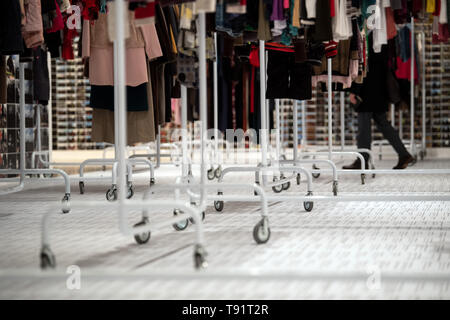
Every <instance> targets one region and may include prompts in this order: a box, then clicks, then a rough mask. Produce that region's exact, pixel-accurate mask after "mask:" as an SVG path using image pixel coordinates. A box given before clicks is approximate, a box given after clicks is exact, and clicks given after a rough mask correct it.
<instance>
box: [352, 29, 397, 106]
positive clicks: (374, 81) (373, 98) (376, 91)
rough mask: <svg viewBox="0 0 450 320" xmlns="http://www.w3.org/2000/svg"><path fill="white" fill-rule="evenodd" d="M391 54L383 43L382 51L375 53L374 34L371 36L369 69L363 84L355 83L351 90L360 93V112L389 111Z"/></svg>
mask: <svg viewBox="0 0 450 320" xmlns="http://www.w3.org/2000/svg"><path fill="white" fill-rule="evenodd" d="M388 61H389V55H388V50H387V46H386V45H383V46H382V49H381V52H380V53H375V52H374V51H373V46H372V36H371V35H370V37H369V65H368V67H369V69H368V73H367V76H366V78H364V81H363V83H362V84H357V83H353V85H352V87H351V89H350V92H352V93H354V94H356V95H358V96H360V97H361V99H362V103H361V105H360V106H359V108H358V112H387V111H388V110H389V106H388V91H387V87H386V79H387V73H388V70H389V66H388Z"/></svg>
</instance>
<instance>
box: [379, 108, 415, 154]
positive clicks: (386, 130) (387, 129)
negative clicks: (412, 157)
mask: <svg viewBox="0 0 450 320" xmlns="http://www.w3.org/2000/svg"><path fill="white" fill-rule="evenodd" d="M373 120H374V121H375V124H376V125H377V127H378V130H380V131H381V133H383V136H384V138H385V139H386V140H387V141H389V143H390V144H391V146H392V147H393V148H394V150H395V152H397V154H398V156H399V157H406V156H409V152H408V150H406V147H405V145H404V144H403V142H402V140H401V139H400V136H399V135H398V132H397V131H396V130H395V129H394V128H393V127H392V125H391V123H390V122H389V121H388V120H387V117H386V113H385V112H381V113H378V112H377V113H374V114H373Z"/></svg>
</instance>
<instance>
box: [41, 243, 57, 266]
mask: <svg viewBox="0 0 450 320" xmlns="http://www.w3.org/2000/svg"><path fill="white" fill-rule="evenodd" d="M40 260H41V269H44V270H45V269H54V268H55V267H56V259H55V255H54V254H53V252H52V251H51V250H50V248H49V247H48V246H44V247H43V248H42V249H41V255H40Z"/></svg>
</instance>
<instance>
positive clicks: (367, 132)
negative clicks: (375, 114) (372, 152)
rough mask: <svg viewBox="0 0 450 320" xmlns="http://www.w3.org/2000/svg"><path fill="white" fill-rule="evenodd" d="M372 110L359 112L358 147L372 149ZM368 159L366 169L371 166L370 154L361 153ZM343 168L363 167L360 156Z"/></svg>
mask: <svg viewBox="0 0 450 320" xmlns="http://www.w3.org/2000/svg"><path fill="white" fill-rule="evenodd" d="M371 121H372V112H358V135H357V136H356V142H357V144H358V148H364V149H370V145H371V143H372V122H371ZM361 154H362V155H363V157H364V160H366V169H368V168H369V166H368V160H369V154H367V153H365V152H363V153H361ZM342 168H343V169H351V170H357V169H361V161H360V160H359V158H357V159H356V160H355V162H353V163H352V164H350V165H347V166H343V167H342Z"/></svg>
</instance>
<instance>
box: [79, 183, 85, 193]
mask: <svg viewBox="0 0 450 320" xmlns="http://www.w3.org/2000/svg"><path fill="white" fill-rule="evenodd" d="M78 186H79V187H80V194H84V182H83V181H80V182H79V183H78Z"/></svg>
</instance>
